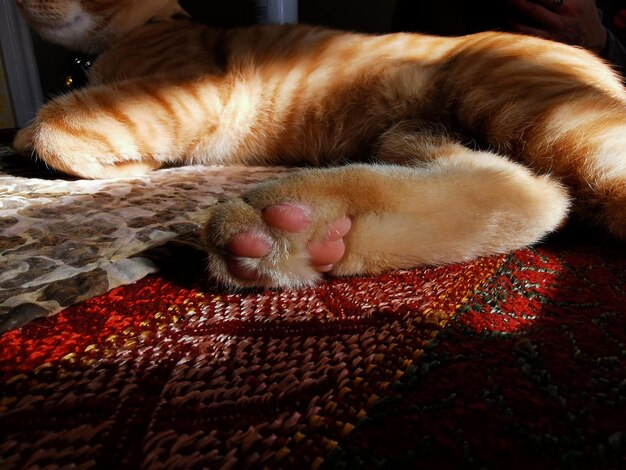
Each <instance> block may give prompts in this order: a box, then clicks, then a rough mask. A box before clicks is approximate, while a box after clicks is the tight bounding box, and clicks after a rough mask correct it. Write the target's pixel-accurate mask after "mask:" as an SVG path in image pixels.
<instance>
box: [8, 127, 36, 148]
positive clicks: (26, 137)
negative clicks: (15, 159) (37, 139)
mask: <svg viewBox="0 0 626 470" xmlns="http://www.w3.org/2000/svg"><path fill="white" fill-rule="evenodd" d="M34 133H35V130H34V128H33V126H26V127H24V128H22V129H20V130H19V131H17V134H15V138H14V139H13V144H12V147H13V150H15V151H16V152H17V153H19V154H21V155H29V154H30V153H32V151H33V140H34Z"/></svg>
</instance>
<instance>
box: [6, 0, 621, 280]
mask: <svg viewBox="0 0 626 470" xmlns="http://www.w3.org/2000/svg"><path fill="white" fill-rule="evenodd" d="M18 3H19V4H20V6H21V7H22V10H23V12H24V16H25V17H26V19H27V20H28V21H29V23H30V24H31V25H32V26H33V27H34V28H35V29H36V30H37V31H39V32H40V34H41V35H42V36H43V37H45V38H47V39H49V40H51V41H54V42H57V43H60V44H64V45H66V46H68V47H75V48H79V49H82V50H83V51H87V52H98V53H101V54H100V56H99V58H98V59H97V61H96V62H95V63H94V65H93V68H92V69H91V71H90V77H89V78H90V85H89V86H88V87H86V88H84V89H82V90H79V91H75V92H73V93H71V94H68V95H65V96H60V97H58V98H56V99H53V100H52V101H50V102H49V103H48V104H46V105H45V106H44V107H43V108H42V109H41V111H40V112H39V115H38V117H37V119H36V120H35V122H33V123H32V125H31V126H30V127H28V128H27V129H25V130H23V131H22V132H21V133H20V134H19V135H18V136H17V138H16V142H15V146H16V148H17V149H19V150H20V151H23V152H34V153H35V154H36V155H38V157H39V158H41V159H42V160H43V161H45V162H46V164H48V165H49V166H51V167H54V168H56V169H58V170H60V171H63V172H66V173H68V174H71V175H76V176H79V177H85V178H102V177H117V176H126V175H132V174H135V173H138V172H143V171H146V170H153V169H157V168H159V167H161V166H162V165H164V164H171V163H178V164H185V163H205V164H249V165H259V164H262V165H273V164H306V165H309V166H311V165H312V166H316V167H323V166H325V167H326V168H318V169H306V170H301V171H298V172H295V173H294V174H293V175H291V176H289V177H287V178H284V179H281V180H279V181H276V182H270V183H267V184H262V185H260V186H258V187H257V188H255V189H254V190H253V191H251V192H250V193H249V194H247V195H245V196H244V197H243V198H242V199H234V200H232V201H228V202H226V203H224V204H221V205H218V206H216V207H215V208H214V209H213V210H212V211H211V213H210V214H209V221H208V223H207V225H206V228H205V231H204V236H203V238H204V241H205V244H206V246H207V249H208V253H209V270H210V273H211V274H212V275H213V276H215V277H217V278H218V279H219V280H220V281H222V282H223V283H225V284H229V285H233V286H247V285H262V286H281V287H290V286H299V285H305V284H311V283H313V282H315V281H316V280H317V279H319V277H320V276H321V274H320V273H321V272H325V271H330V273H331V274H332V275H350V274H364V273H378V272H381V271H384V270H388V269H396V268H403V267H410V266H415V265H418V264H437V263H448V262H456V261H463V260H468V259H471V258H473V257H477V256H482V255H488V254H492V253H502V252H506V251H508V250H513V249H516V248H519V247H522V246H525V245H528V244H532V243H534V242H536V241H537V240H539V239H541V238H542V237H543V236H544V235H545V234H547V233H549V232H550V231H552V230H554V229H555V228H556V227H557V226H558V225H559V224H560V223H561V222H562V220H563V219H564V217H565V215H566V213H567V210H568V206H569V198H568V196H567V192H566V190H565V189H564V186H563V185H562V184H564V185H565V187H568V188H569V190H570V191H571V193H572V195H573V196H574V207H575V209H576V211H577V212H578V213H579V214H581V215H582V216H584V217H587V218H588V219H589V220H590V221H592V222H596V223H599V224H601V225H603V226H604V227H606V228H607V229H608V230H609V231H610V232H612V233H613V234H615V235H616V236H618V237H621V238H626V91H625V90H624V88H623V87H622V85H621V83H620V81H619V80H618V79H617V78H616V76H615V75H614V74H613V72H612V71H611V70H610V69H609V67H607V66H606V65H605V64H604V63H603V62H602V61H601V60H599V59H597V58H596V57H594V56H593V55H591V54H590V53H588V52H586V51H584V50H581V49H577V48H573V47H569V46H565V45H562V44H557V43H553V42H547V41H544V40H540V39H535V38H530V37H523V36H514V35H509V34H502V33H492V32H489V33H482V34H477V35H472V36H467V37H461V38H440V37H431V36H422V35H416V34H393V35H385V36H369V35H361V34H352V33H345V32H338V31H330V30H326V29H322V28H315V27H307V26H260V27H252V28H245V29H236V30H219V29H211V28H209V27H207V26H204V25H199V24H194V23H192V22H191V21H189V20H187V19H184V18H181V17H182V16H184V12H183V11H182V10H181V9H180V7H179V6H178V4H177V2H176V1H175V0H142V1H135V0H18ZM462 142H476V143H477V144H476V145H474V146H473V147H472V148H470V147H467V146H465V145H463V144H462ZM478 147H480V149H477V148H478ZM483 149H491V150H483ZM494 152H499V153H500V154H501V155H498V154H496V153H494ZM502 155H505V156H506V157H505V156H502ZM509 158H510V159H512V160H515V161H517V162H519V163H513V161H511V160H510V159H509ZM374 161H375V162H377V163H373V162H374ZM346 162H352V163H353V164H351V165H347V166H338V164H340V163H341V164H343V163H346ZM520 163H521V164H523V165H524V166H522V165H521V164H520ZM528 168H529V169H528Z"/></svg>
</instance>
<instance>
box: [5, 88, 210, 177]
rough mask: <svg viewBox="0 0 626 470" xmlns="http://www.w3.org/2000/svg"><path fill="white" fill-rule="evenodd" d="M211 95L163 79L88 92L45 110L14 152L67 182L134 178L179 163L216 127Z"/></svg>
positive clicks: (22, 134)
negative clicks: (75, 178) (63, 175)
mask: <svg viewBox="0 0 626 470" xmlns="http://www.w3.org/2000/svg"><path fill="white" fill-rule="evenodd" d="M205 91H208V93H204V92H205ZM205 95H206V96H205ZM214 95H215V93H214V92H213V90H212V89H211V88H210V87H208V88H207V87H203V86H202V83H193V82H192V83H187V84H183V83H171V81H169V82H168V80H166V79H163V78H162V79H153V80H150V81H147V80H141V79H136V80H128V81H124V82H119V83H114V84H109V85H102V86H97V87H87V88H85V89H81V90H77V91H74V92H73V93H70V94H67V95H63V96H59V97H57V98H55V99H52V100H51V101H49V102H48V103H47V104H45V105H44V106H43V107H42V108H41V110H40V111H39V113H38V115H37V117H36V119H35V120H34V121H33V122H32V123H31V124H30V125H29V126H28V127H26V128H25V129H23V130H22V131H21V132H20V133H18V135H17V137H16V139H15V141H14V147H15V148H16V150H18V151H20V152H21V153H27V154H34V155H35V156H37V157H38V158H40V159H41V160H42V161H43V162H44V163H45V164H46V165H48V166H49V167H51V168H54V169H56V170H58V171H61V172H64V173H67V174H69V175H73V176H78V177H82V178H108V177H120V176H122V177H123V176H132V175H136V174H138V173H143V172H146V171H149V170H152V169H156V168H159V167H161V166H162V165H164V164H166V163H181V162H183V161H184V158H185V155H186V153H187V152H189V151H192V150H193V146H194V143H195V142H197V141H198V140H199V136H200V135H201V134H202V132H206V129H207V128H208V127H209V124H208V123H210V122H214V121H215V110H216V107H217V106H216V103H215V102H214V100H213V98H214ZM212 100H213V101H212Z"/></svg>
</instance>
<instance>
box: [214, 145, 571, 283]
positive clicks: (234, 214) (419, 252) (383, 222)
mask: <svg viewBox="0 0 626 470" xmlns="http://www.w3.org/2000/svg"><path fill="white" fill-rule="evenodd" d="M468 152H469V151H468ZM478 157H480V158H477V155H472V154H461V155H454V156H450V157H442V158H440V159H437V160H435V161H432V162H430V163H428V164H427V165H425V166H423V167H417V168H410V167H401V166H395V165H353V166H347V167H340V168H327V169H312V170H302V171H299V172H297V173H295V174H293V175H291V176H288V177H286V178H284V179H281V180H278V181H274V182H269V183H265V184H262V185H260V186H258V187H257V188H255V189H254V190H253V191H251V192H250V193H248V194H246V195H245V196H244V197H243V198H242V199H234V200H231V201H228V202H226V203H224V204H222V205H218V206H216V207H214V208H213V209H212V211H211V212H210V215H209V221H208V223H207V225H206V226H205V229H204V235H203V238H204V242H205V245H206V247H207V250H208V259H209V266H208V269H209V273H210V275H212V276H214V277H216V278H217V279H218V280H219V281H220V282H222V283H224V284H227V285H231V286H252V285H259V286H265V287H297V286H301V285H308V284H313V283H315V282H316V281H317V280H318V279H319V278H320V276H321V274H320V271H323V269H320V267H321V265H322V264H323V261H322V260H321V258H320V256H319V254H316V253H312V250H311V244H312V243H314V242H316V241H320V240H321V241H322V243H326V242H329V241H333V238H334V237H332V236H330V237H329V235H328V234H329V226H331V227H335V229H336V227H337V226H339V227H340V228H339V229H336V232H337V233H339V235H340V237H342V239H343V240H342V243H343V244H345V253H331V256H330V258H329V261H331V262H332V263H333V266H332V269H331V271H330V274H331V275H335V276H343V275H356V274H374V273H380V272H383V271H387V270H392V269H399V268H408V267H413V266H417V265H422V264H427V265H435V264H442V263H453V262H460V261H466V260H469V259H472V258H475V257H479V256H484V255H490V254H494V253H503V252H507V251H510V250H514V249H517V248H520V247H523V246H526V245H530V244H533V243H535V242H537V241H538V240H540V239H541V238H542V237H543V236H544V235H546V234H547V233H548V232H550V231H552V230H553V229H554V228H556V227H557V226H558V225H559V224H560V223H561V221H562V220H563V218H564V217H565V215H566V213H567V208H568V205H569V200H568V196H567V194H566V192H565V190H564V189H563V187H562V186H561V185H560V184H558V183H556V182H555V181H553V180H551V179H549V178H548V177H542V176H536V175H533V174H531V173H530V172H529V171H528V170H527V169H525V168H524V167H522V166H520V165H517V164H514V163H512V162H510V161H508V160H506V159H504V158H502V157H499V156H496V155H493V154H488V153H486V154H484V155H479V156H478ZM285 204H287V205H291V206H292V207H295V208H296V210H297V208H298V207H304V208H306V209H304V210H303V215H304V217H305V219H306V220H305V222H303V224H302V226H301V227H299V229H298V230H297V231H292V230H288V229H285V227H281V226H280V223H276V221H272V220H268V217H267V215H266V214H267V211H268V210H269V211H272V210H275V208H276V207H277V206H284V205H285ZM345 217H349V219H350V221H351V226H350V224H347V225H346V224H343V222H342V221H345ZM283 222H284V219H283ZM291 222H293V220H291ZM291 222H290V223H291ZM342 224H343V225H342ZM342 228H343V230H344V232H345V233H340V232H341V230H342ZM331 232H332V230H331ZM241 243H244V244H246V243H247V246H245V247H244V248H241V247H237V246H236V245H238V244H241ZM257 249H258V250H257ZM329 251H331V249H329ZM246 254H247V255H246ZM341 254H343V256H341ZM338 258H340V259H338Z"/></svg>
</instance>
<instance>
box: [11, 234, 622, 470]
mask: <svg viewBox="0 0 626 470" xmlns="http://www.w3.org/2000/svg"><path fill="white" fill-rule="evenodd" d="M179 261H180V263H179V265H180V266H186V268H185V272H184V273H181V272H176V270H175V269H174V268H172V267H170V268H169V269H165V270H164V271H162V272H161V273H160V274H158V275H152V276H150V277H148V278H146V279H143V280H141V281H139V282H137V283H135V284H133V285H130V286H125V287H121V288H117V289H115V290H113V291H111V292H109V293H107V294H105V295H103V296H101V297H96V298H94V299H91V300H89V301H86V302H84V303H82V304H80V305H78V306H75V307H70V308H67V309H66V310H64V311H63V312H61V313H60V314H58V315H57V316H55V317H51V318H48V319H40V320H36V321H33V322H32V323H30V324H28V325H26V326H25V327H23V328H22V329H20V330H15V331H10V332H8V333H5V334H4V335H2V336H1V337H0V372H1V374H2V375H1V380H2V381H1V385H0V467H2V468H28V467H30V468H36V467H39V468H43V467H46V466H48V465H51V466H69V465H71V464H74V465H77V466H79V467H80V468H89V467H100V468H138V467H145V468H250V467H252V468H259V467H270V468H319V467H321V466H323V465H324V466H328V467H331V468H332V467H335V468H372V467H388V468H401V467H410V468H465V467H485V468H503V467H506V468H525V469H527V468H561V467H563V468H625V467H626V256H625V255H624V250H623V245H622V244H619V243H615V242H610V241H606V240H595V239H594V235H590V234H585V233H583V234H582V235H580V234H576V233H574V230H569V231H568V232H567V233H565V234H561V235H559V236H558V237H556V238H554V239H553V240H551V241H550V242H548V243H547V244H544V245H542V246H540V247H538V248H536V249H532V250H523V251H518V252H516V253H514V254H512V255H510V256H502V257H493V258H486V259H481V260H478V261H475V262H473V263H468V264H464V265H455V266H446V267H441V268H437V269H416V270H411V271H402V272H395V273H391V274H387V275H384V276H379V277H374V278H354V279H343V280H333V281H330V282H327V283H325V284H323V285H320V286H318V287H317V288H314V289H306V290H300V291H286V292H272V291H265V292H258V291H254V292H248V293H244V294H241V295H226V294H224V293H223V292H221V291H219V290H218V289H217V288H216V287H214V286H211V285H207V284H205V283H203V282H198V281H197V279H201V278H202V277H203V276H202V275H201V274H202V269H203V267H202V263H201V260H198V259H197V257H195V256H194V255H193V254H190V255H189V258H188V259H187V260H185V259H184V256H182V255H181V258H180V259H179ZM185 261H186V262H185Z"/></svg>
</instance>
